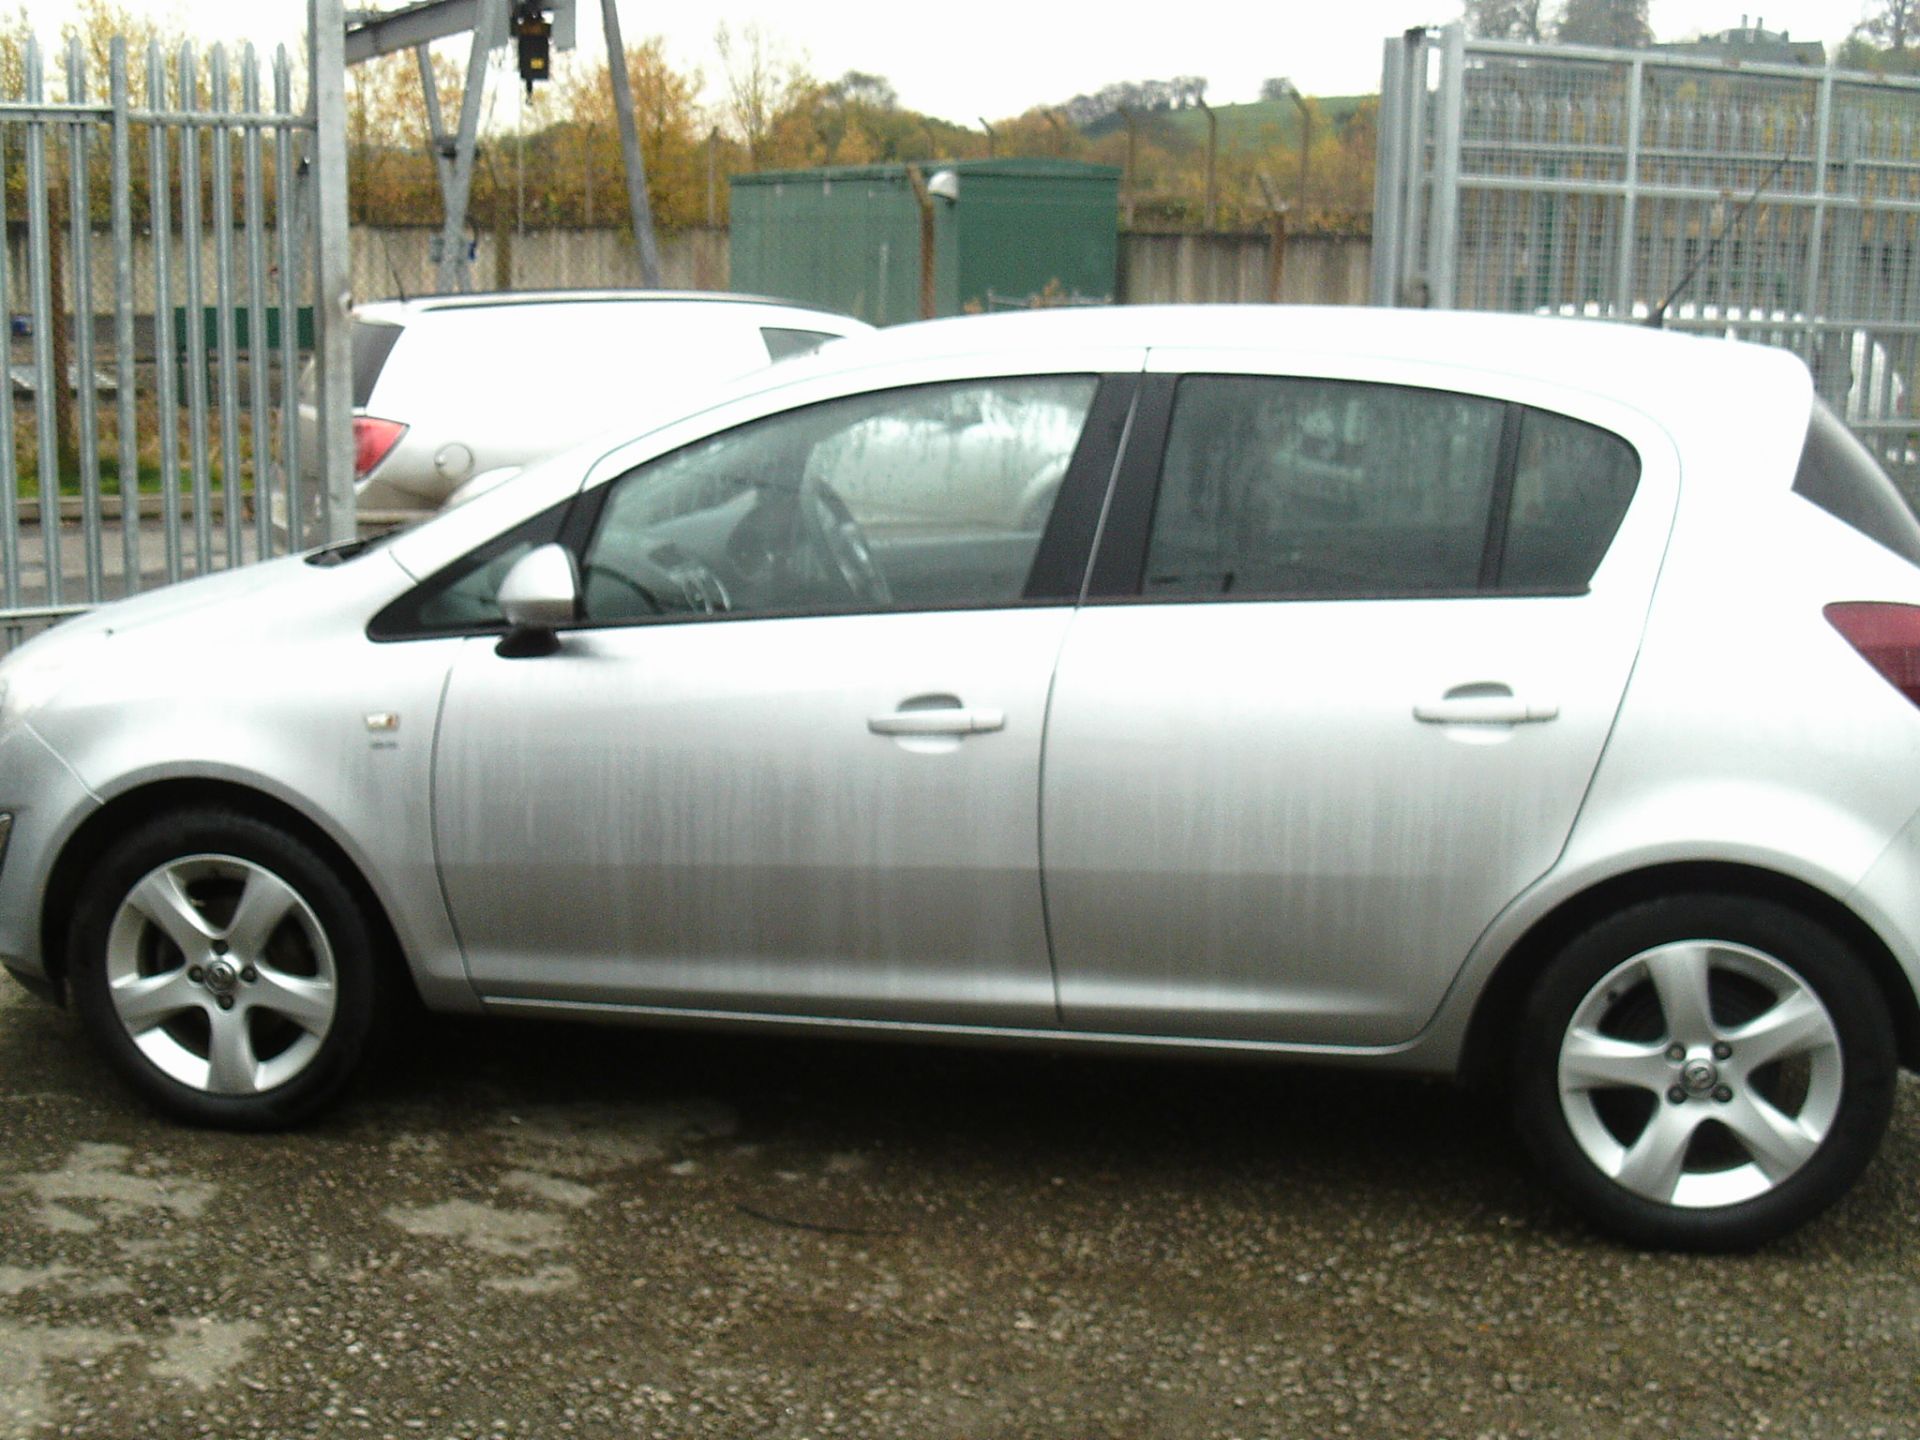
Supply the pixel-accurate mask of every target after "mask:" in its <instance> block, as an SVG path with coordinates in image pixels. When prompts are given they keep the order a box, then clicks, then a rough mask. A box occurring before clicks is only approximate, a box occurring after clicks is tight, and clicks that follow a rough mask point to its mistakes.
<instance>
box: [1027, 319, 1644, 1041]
mask: <svg viewBox="0 0 1920 1440" xmlns="http://www.w3.org/2000/svg"><path fill="white" fill-rule="evenodd" d="M1149 369H1150V371H1153V372H1157V373H1154V374H1152V375H1150V377H1149V380H1148V382H1147V385H1146V388H1145V389H1144V390H1143V393H1142V398H1141V401H1140V404H1139V408H1138V410H1137V413H1136V426H1135V434H1136V436H1137V437H1138V441H1139V443H1137V444H1135V445H1134V446H1133V447H1132V448H1130V451H1129V457H1128V460H1127V462H1126V465H1125V466H1124V468H1123V471H1122V476H1121V481H1120V485H1119V488H1118V490H1117V492H1116V495H1115V499H1114V502H1113V505H1112V508H1111V511H1110V513H1109V516H1108V519H1107V524H1106V528H1105V531H1104V533H1103V540H1102V546H1101V551H1100V554H1099V556H1098V558H1097V559H1096V563H1095V570H1094V578H1093V584H1092V591H1093V593H1092V594H1091V596H1090V598H1089V603H1088V604H1087V605H1086V606H1085V607H1084V608H1083V609H1082V610H1081V611H1080V612H1079V613H1078V614H1077V615H1076V617H1075V620H1074V624H1073V627H1072V630H1071V632H1070V633H1069V636H1068V639H1067V643H1066V645H1065V646H1064V648H1063V652H1062V656H1061V661H1060V666H1059V670H1058V673H1057V674H1056V676H1055V680H1054V689H1053V699H1052V705H1051V709H1050V712H1049V723H1048V736H1047V753H1046V763H1045V769H1044V781H1043V798H1042V837H1043V838H1042V858H1043V867H1044V872H1045V876H1046V884H1047V897H1048V918H1049V923H1050V927H1051V934H1052V937H1053V942H1054V955H1055V962H1056V966H1057V970H1058V976H1059V988H1060V1003H1061V1009H1062V1013H1063V1018H1064V1021H1065V1023H1066V1024H1067V1025H1068V1026H1069V1027H1070V1028H1074V1029H1081V1030H1090V1031H1102V1032H1121V1033H1136V1032H1159V1033H1171V1034H1179V1035H1185V1036H1193V1037H1210V1038H1218V1039H1222V1040H1236V1039H1243V1040H1259V1041H1278V1042H1292V1043H1300V1044H1309V1045H1311V1044H1333V1045H1361V1046H1366V1045H1381V1046H1384V1045H1392V1044H1395V1043H1397V1042H1400V1041H1404V1040H1406V1039H1408V1038H1410V1037H1411V1036H1412V1035H1413V1034H1414V1033H1415V1032H1417V1031H1418V1030H1419V1028H1420V1027H1421V1026H1422V1024H1424V1023H1425V1021H1426V1020H1427V1019H1428V1017H1429V1016H1430V1015H1431V1014H1432V1013H1433V1011H1434V1010H1435V1008H1436V1007H1437V1005H1438V1003H1439V1001H1440V999H1441V996H1442V994H1443V993H1444V991H1445V989H1446V987H1447V985H1448V983H1449V982H1450V980H1451V979H1452V977H1453V975H1454V974H1455V973H1456V972H1457V970H1458V968H1459V966H1460V964H1461V962H1462V961H1463V959H1464V958H1465V956H1466V954H1467V952H1468V950H1469V949H1470V947H1471V946H1472V944H1473V942H1474V940H1475V938H1476V937H1477V936H1478V935H1479V934H1480V932H1481V931H1482V930H1483V929H1484V928H1485V926H1486V925H1487V924H1488V922H1489V921H1491V920H1492V919H1493V917H1494V916H1495V915H1496V914H1497V913H1498V912H1499V910H1500V909H1501V907H1502V906H1504V905H1505V904H1506V903H1507V902H1508V901H1509V900H1510V899H1512V898H1513V896H1515V895H1516V894H1517V893H1519V891H1521V890H1522V889H1523V888H1524V887H1525V886H1526V885H1527V884H1528V883H1530V882H1531V881H1532V880H1534V879H1536V878H1537V877H1538V876H1540V875H1541V874H1542V873H1543V872H1544V871H1545V870H1546V869H1547V868H1548V867H1549V866H1551V865H1552V863H1553V862H1554V859H1555V857H1556V856H1557V855H1558V854H1559V852H1560V849H1561V847H1562V845H1563V844H1564V842H1565V840H1566V837H1567V834H1568V832H1569V830H1570V829H1571V826H1572V823H1573V820H1574V817H1575V814H1576V813H1577V811H1578V809H1579V806H1580V803H1581V798H1582V796H1583V794H1584V792H1585V789H1586V786H1587V782H1588V779H1589V777H1590V776H1591V775H1592V773H1593V769H1594V766H1595V765H1596V763H1597V761H1598V758H1599V755H1600V752H1601V749H1602V747H1603V745H1604V744H1605V741H1606V737H1607V734H1608V730H1609V727H1610V726H1611V724H1612V721H1613V717H1614V714H1615V712H1616V710H1617V708H1618V705H1619V702H1620V698H1621V695H1622V693H1623V691H1624V688H1625V685H1626V682H1627V677H1628V674H1629V671H1630V670H1631V668H1632V665H1633V660H1634V656H1635V654H1636V652H1637V648H1638V643H1639V637H1640V633H1641V627H1642V624H1643V622H1644V618H1645V615H1646V611H1647V606H1648V602H1649V597H1650V594H1651V589H1652V585H1653V581H1654V578H1655V575H1656V573H1657V570H1658V567H1659V562H1660V556H1661V553H1662V549H1663V546H1664V542H1665V537H1666V534H1667V531H1668V529H1669V527H1670V524H1671V519H1672V513H1673V504H1674V497H1675V494H1676V490H1677V468H1676V464H1675V460H1674V456H1673V452H1672V448H1671V446H1670V444H1669V443H1668V442H1667V441H1666V440H1665V438H1664V436H1662V435H1661V434H1660V433H1659V432H1658V431H1656V430H1654V429H1653V427H1651V426H1650V424H1649V423H1648V422H1646V421H1645V420H1643V419H1641V418H1639V417H1637V416H1635V415H1632V414H1630V413H1625V412H1622V411H1619V410H1617V409H1613V408H1610V407H1609V406H1607V405H1606V404H1604V403H1602V402H1600V401H1597V400H1594V399H1592V398H1590V397H1588V398H1582V397H1579V396H1576V395H1565V394H1557V393H1550V392H1547V391H1545V390H1530V389H1528V388H1527V387H1524V386H1522V387H1518V388H1511V387H1510V388H1508V389H1507V390H1504V391H1501V392H1499V393H1493V394H1485V393H1462V392H1461V390H1460V389H1459V383H1460V382H1459V379H1458V377H1457V376H1455V375H1450V374H1444V373H1443V374H1435V373H1432V372H1430V371H1425V370H1421V369H1417V368H1412V367H1408V368H1406V369H1403V370H1401V371H1398V372H1388V373H1386V374H1384V375H1383V373H1382V372H1381V371H1379V370H1378V369H1377V368H1376V369H1374V370H1372V371H1371V372H1369V373H1366V374H1364V375H1363V374H1361V373H1358V372H1354V371H1351V370H1349V371H1347V372H1345V373H1341V372H1337V371H1327V372H1323V373H1299V372H1296V373H1288V372H1287V371H1286V370H1284V369H1282V368H1278V367H1274V368H1269V369H1267V370H1265V371H1262V372H1255V371H1254V370H1252V369H1250V367H1249V364H1248V362H1247V359H1246V357H1244V356H1240V355H1235V354H1198V353H1189V354H1179V355H1175V354H1166V353H1161V352H1156V354H1155V357H1154V359H1153V363H1152V364H1150V366H1149Z"/></svg>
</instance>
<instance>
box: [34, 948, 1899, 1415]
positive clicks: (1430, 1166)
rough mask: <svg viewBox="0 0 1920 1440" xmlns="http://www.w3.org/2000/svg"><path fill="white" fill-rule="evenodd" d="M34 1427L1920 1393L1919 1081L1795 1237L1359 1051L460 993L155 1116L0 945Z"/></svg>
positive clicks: (1427, 1410)
mask: <svg viewBox="0 0 1920 1440" xmlns="http://www.w3.org/2000/svg"><path fill="white" fill-rule="evenodd" d="M0 1097H3V1098H4V1105H3V1106H0V1204H3V1205H4V1209H0V1216H4V1220H0V1433H4V1434H7V1435H19V1436H33V1437H39V1436H44V1435H84V1436H101V1437H127V1440H134V1437H183V1436H196V1435H213V1436H221V1437H236V1436H254V1435H274V1436H306V1435H328V1436H331V1435H344V1436H359V1435H370V1436H396V1437H412V1436H430V1437H460V1440H477V1437H496V1436H513V1437H523V1436H524V1437H542V1440H544V1437H550V1436H567V1435H593V1436H600V1435H633V1436H655V1435H659V1436H727V1437H734V1436H749V1435H751V1436H827V1435H846V1436H859V1437H1002V1436H1004V1437H1040V1436H1058V1437H1063V1440H1065V1437H1073V1440H1092V1437H1147V1436H1154V1437H1159V1436H1311V1437H1320V1436H1336V1435H1357V1436H1400V1435H1405V1436H1419V1437H1454V1436H1458V1437H1478V1436H1554V1435H1564V1436H1580V1437H1589V1436H1615V1435H1621V1436H1626V1435H1632V1436H1638V1435H1671V1436H1676V1437H1686V1440H1708V1437H1721V1436H1760V1435H1779V1436H1789V1437H1818V1436H1888V1437H1916V1436H1920V1245H1916V1241H1920V1094H1916V1089H1915V1086H1914V1085H1913V1084H1912V1083H1911V1082H1909V1083H1908V1084H1907V1085H1906V1087H1905V1088H1904V1089H1903V1093H1902V1095H1901V1099H1900V1106H1899V1109H1898V1113H1897V1115H1896V1118H1895V1123H1894V1129H1893V1132H1892V1134H1891V1136H1890V1137H1889V1140H1888V1144H1887V1147H1886V1150H1885V1152H1884V1153H1883V1155H1882V1158H1881V1160H1880V1162H1879V1163H1878V1164H1877V1165H1876V1167H1875V1168H1874V1169H1873V1170H1872V1171H1871V1172H1870V1173H1869V1175H1868V1176H1867V1178H1866V1180H1865V1182H1864V1183H1863V1185H1862V1186H1861V1187H1860V1189H1859V1190H1858V1191H1857V1192H1856V1193H1855V1194H1854V1196H1853V1197H1851V1198H1850V1199H1849V1200H1848V1201H1847V1202H1846V1203H1845V1204H1844V1205H1843V1206H1842V1207H1841V1208H1840V1209H1839V1210H1837V1211H1836V1212H1834V1213H1833V1214H1832V1215H1830V1216H1829V1217H1827V1218H1826V1219H1825V1220H1823V1221H1821V1222H1819V1223H1817V1224H1816V1225H1815V1226H1814V1227H1812V1228H1811V1229H1810V1230H1809V1231H1807V1232H1805V1233H1803V1234H1802V1235H1801V1236H1799V1237H1796V1238H1794V1239H1792V1240H1790V1241H1788V1242H1787V1243H1784V1244H1780V1245H1777V1246H1775V1247H1773V1248H1772V1249H1770V1250H1767V1251H1765V1252H1763V1253H1761V1254H1759V1255H1755V1256H1749V1257H1737V1258H1724V1257H1723V1258H1691V1257H1675V1256H1664V1255H1645V1254H1638V1253H1634V1252H1631V1251H1627V1250H1624V1249H1622V1248H1620V1247H1618V1246H1615V1245H1613V1244H1611V1243H1609V1242H1606V1241H1604V1240H1601V1239H1598V1238H1596V1237H1594V1236H1593V1235H1591V1234H1589V1233H1587V1232H1586V1231H1584V1230H1583V1229H1582V1228H1581V1227H1580V1226H1579V1225H1578V1223H1577V1222H1575V1221H1573V1220H1572V1219H1571V1218H1570V1217H1569V1216H1568V1215H1567V1214H1566V1213H1565V1212H1563V1211H1562V1210H1561V1209H1559V1208H1558V1207H1557V1206H1556V1205H1555V1204H1554V1203H1552V1202H1551V1201H1549V1200H1547V1199H1546V1198H1545V1197H1544V1196H1543V1195H1542V1193H1541V1192H1540V1190H1539V1188H1538V1187H1537V1185H1536V1183H1535V1181H1534V1179H1533V1177H1532V1176H1531V1174H1530V1173H1529V1172H1528V1170H1527V1168H1526V1165H1525V1163H1524V1161H1523V1159H1522V1158H1521V1156H1520V1155H1519V1153H1518V1150H1517V1147H1516V1145H1515V1144H1514V1142H1513V1141H1512V1139H1511V1138H1510V1136H1509V1134H1508V1131H1507V1128H1506V1126H1505V1123H1504V1120H1503V1118H1502V1115H1501V1113H1500V1110H1499V1108H1498V1106H1497V1103H1495V1102H1492V1101H1488V1100H1483V1099H1479V1098H1475V1097H1472V1096H1469V1095H1466V1094H1463V1093H1460V1092H1458V1091H1456V1090H1453V1089H1451V1088H1449V1087H1446V1086H1442V1085H1435V1084H1427V1083H1423V1082H1419V1081H1409V1080H1403V1079H1393V1078H1386V1077H1378V1076H1371V1075H1367V1076H1361V1075H1354V1074H1335V1073H1316V1072H1309V1071H1293V1070H1279V1069H1265V1070H1260V1069H1256V1070H1248V1069H1242V1068H1226V1067H1215V1066H1201V1065H1194V1066H1185V1065H1167V1064H1138V1063H1121V1062H1116V1061H1110V1060H1095V1059H1085V1058H1071V1059H1063V1058H1055V1057H1049V1056H1036V1055H1027V1054H1019V1055H1014V1054H996V1053H975V1052H960V1051H942V1050H925V1049H923V1050H907V1049H890V1048H883V1047H877V1046H876V1047H864V1046H852V1045H841V1044H816V1045H802V1044H798V1043H793V1042H787V1041H767V1040H744V1039H735V1038H726V1039H717V1038H712V1037H699V1036H687V1035H658V1034H650V1033H647V1032H641V1031H611V1030H608V1031H600V1030H584V1029H558V1028H548V1027H529V1026H519V1025H516V1026H507V1025H485V1026H483V1025H476V1024H449V1023H437V1024H435V1025H434V1026H433V1027H432V1028H431V1029H430V1030H428V1031H427V1032H426V1033H425V1034H424V1035H423V1036H422V1037H421V1039H420V1041H419V1042H418V1044H417V1046H416V1048H415V1051H414V1053H413V1055H412V1056H411V1057H410V1058H409V1059H408V1061H407V1062H406V1063H405V1064H404V1065H402V1066H399V1067H395V1068H393V1069H391V1070H390V1071H389V1072H388V1073H386V1074H383V1075H381V1076H379V1077H377V1078H376V1079H374V1080H372V1081H370V1082H369V1083H368V1084H367V1085H366V1086H365V1087H363V1089H362V1091H361V1092H360V1093H359V1094H358V1095H356V1096H355V1097H354V1099H353V1100H352V1101H351V1103H349V1104H348V1105H347V1106H345V1107H344V1108H343V1109H341V1110H340V1111H339V1112H337V1113H336V1114H335V1115H334V1116H333V1117H332V1118H330V1119H329V1120H328V1121H327V1122H325V1123H323V1124H321V1125H319V1126H317V1127H315V1128H312V1129H309V1130H306V1131H304V1132H301V1133H298V1134H294V1135H283V1136H268V1137H255V1138H242V1137H235V1136H228V1135H220V1134H212V1133H206V1132H198V1131H191V1130H185V1129H181V1128H177V1127H175V1126H172V1125H170V1124H167V1123H165V1122H163V1121H160V1120H157V1119H154V1118H152V1117H151V1116H150V1115H148V1114H146V1113H144V1112H143V1111H141V1110H140V1109H139V1108H138V1107H137V1106H136V1105H134V1104H133V1103H132V1102H131V1101H130V1100H129V1099H128V1098H127V1096H126V1095H125V1094H124V1093H123V1092H122V1091H121V1090H120V1089H119V1088H118V1087H117V1086H116V1085H115V1084H114V1083H113V1082H111V1081H110V1080H109V1079H107V1078H106V1077H105V1076H103V1075H101V1074H100V1073H98V1071H97V1069H96V1067H95V1066H94V1064H93V1063H92V1059H91V1056H90V1055H89V1054H88V1052H87V1050H86V1047H85V1046H84V1044H83V1043H82V1041H81V1037H80V1035H79V1033H78V1029H77V1026H76V1025H75V1023H74V1022H73V1020H72V1019H71V1018H70V1017H68V1016H65V1015H63V1014H61V1013H59V1012H57V1011H54V1010H52V1009H50V1008H48V1007H46V1006H44V1005H42V1004H40V1003H39V1002H37V1001H34V1000H32V999H30V998H29V997H27V996H26V995H25V994H24V993H22V992H21V991H19V990H18V989H17V988H16V987H14V986H12V985H5V986H4V988H0Z"/></svg>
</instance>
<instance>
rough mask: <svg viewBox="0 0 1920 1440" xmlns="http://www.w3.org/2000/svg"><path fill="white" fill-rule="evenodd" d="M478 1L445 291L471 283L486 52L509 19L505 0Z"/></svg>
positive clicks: (445, 254) (463, 97)
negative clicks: (471, 209) (470, 235)
mask: <svg viewBox="0 0 1920 1440" xmlns="http://www.w3.org/2000/svg"><path fill="white" fill-rule="evenodd" d="M315 3H322V0H315ZM324 3H326V4H327V5H328V6H329V8H331V9H334V10H338V9H339V8H340V3H339V0H324ZM480 4H481V9H480V12H479V14H478V15H476V16H475V18H474V24H473V45H472V48H471V49H470V50H469V51H468V53H467V85H466V89H464V90H463V91H461V92H460V133H459V135H458V136H457V137H456V138H455V140H454V148H453V180H452V184H451V186H450V187H449V188H448V191H447V216H446V220H445V222H444V223H443V224H442V226H441V229H440V288H441V289H442V290H446V291H463V290H471V289H472V288H473V271H472V268H471V267H470V266H469V264H468V262H467V247H466V230H467V201H468V200H469V198H471V196H472V194H473V161H474V155H475V152H476V151H478V149H479V148H480V142H479V137H480V100H481V97H482V96H483V95H484V94H485V93H486V88H487V56H488V55H489V54H490V53H492V50H493V45H494V39H495V37H496V36H498V35H500V34H501V33H502V32H503V31H504V30H505V28H506V23H507V6H506V0H480ZM343 83H344V82H343Z"/></svg>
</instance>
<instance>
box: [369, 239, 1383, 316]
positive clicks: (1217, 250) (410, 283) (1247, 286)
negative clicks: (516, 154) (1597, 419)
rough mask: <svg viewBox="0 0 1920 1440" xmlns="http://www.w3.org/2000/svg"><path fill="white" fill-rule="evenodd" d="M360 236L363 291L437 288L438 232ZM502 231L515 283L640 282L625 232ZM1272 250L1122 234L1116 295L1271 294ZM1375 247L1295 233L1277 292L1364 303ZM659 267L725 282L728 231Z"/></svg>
mask: <svg viewBox="0 0 1920 1440" xmlns="http://www.w3.org/2000/svg"><path fill="white" fill-rule="evenodd" d="M353 235H354V239H353V293H354V294H355V295H356V296H358V297H359V298H361V299H371V298H374V297H376V296H386V295H392V294H394V293H395V292H396V289H398V288H404V289H405V291H406V293H407V294H409V295H417V294H422V293H426V292H429V291H431V290H432V289H433V288H434V268H433V266H432V264H431V263H430V262H429V260H428V258H427V254H428V251H427V247H428V244H429V241H430V238H431V232H429V231H426V230H419V229H404V230H403V229H376V228H373V227H370V226H355V227H354V232H353ZM504 238H505V240H506V244H507V249H508V255H507V259H508V261H509V263H510V266H511V272H510V274H511V278H510V281H509V283H508V284H507V286H506V287H505V288H508V289H515V290H535V289H548V288H557V289H569V288H597V287H602V286H604V287H610V288H618V287H622V286H633V285H638V284H639V283H640V267H639V262H638V261H637V259H636V258H635V256H634V252H633V247H632V245H631V243H630V242H628V241H627V239H626V238H625V236H624V235H623V234H622V233H621V232H620V231H617V230H529V231H528V232H527V233H526V234H524V235H511V234H509V235H507V236H505V237H504ZM478 251H479V253H478V256H477V258H476V260H475V262H474V284H475V285H476V286H477V287H478V288H480V289H483V290H492V289H498V288H502V287H501V285H500V279H501V275H500V261H499V254H500V252H499V250H498V248H497V243H496V240H495V238H494V237H493V236H492V235H482V236H481V237H480V238H479V241H478ZM1270 252H1271V242H1270V240H1269V239H1268V237H1267V236H1266V235H1265V234H1252V235H1198V234H1176V235H1154V234H1145V233H1140V232H1134V233H1126V234H1122V235H1121V237H1120V276H1119V291H1118V295H1119V298H1120V300H1121V301H1122V302H1123V303H1127V304H1134V305H1144V304H1155V303H1166V302H1172V301H1234V300H1246V301H1254V300H1267V299H1271V298H1272V297H1271V296H1269V294H1268V293H1267V277H1268V256H1269V254H1270ZM1371 254H1372V243H1371V241H1369V240H1368V239H1367V238H1366V237H1365V236H1357V237H1356V236H1344V235H1295V236H1290V237H1289V238H1288V240H1287V242H1286V249H1285V253H1284V255H1283V257H1282V262H1281V274H1280V296H1279V298H1280V299H1282V300H1284V301H1288V302H1290V303H1294V304H1320V305H1360V304H1364V303H1366V298H1367V267H1368V265H1369V263H1370V256H1371ZM660 266H661V269H662V271H663V272H664V283H665V284H666V285H667V287H668V288H669V289H690V290H725V289H727V288H728V264H727V232H726V231H725V230H705V229H701V230H687V231H682V232H680V233H679V234H675V235H666V236H662V237H661V241H660ZM396 275H397V276H398V278H399V284H398V286H397V285H396V280H395V277H396Z"/></svg>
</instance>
